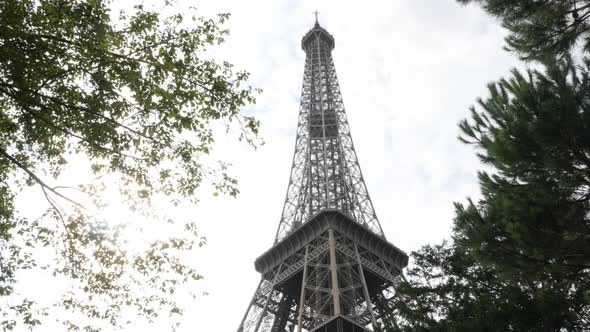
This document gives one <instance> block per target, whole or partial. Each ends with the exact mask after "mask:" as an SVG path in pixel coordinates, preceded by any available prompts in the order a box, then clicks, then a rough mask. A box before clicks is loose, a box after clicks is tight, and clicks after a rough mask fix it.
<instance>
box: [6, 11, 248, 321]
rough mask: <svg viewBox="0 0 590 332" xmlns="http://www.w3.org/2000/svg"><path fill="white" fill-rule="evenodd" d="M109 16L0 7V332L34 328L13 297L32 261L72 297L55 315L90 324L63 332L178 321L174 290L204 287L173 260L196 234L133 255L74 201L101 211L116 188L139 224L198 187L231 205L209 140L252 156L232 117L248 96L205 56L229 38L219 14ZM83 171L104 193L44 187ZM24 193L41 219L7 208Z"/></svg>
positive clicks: (242, 121) (34, 311) (31, 314)
mask: <svg viewBox="0 0 590 332" xmlns="http://www.w3.org/2000/svg"><path fill="white" fill-rule="evenodd" d="M110 5H112V4H111V3H110V2H109V1H101V0H45V1H34V0H7V1H2V3H1V4H0V22H2V24H0V137H1V138H0V178H1V181H0V202H1V204H0V266H1V269H0V296H1V297H5V298H9V297H10V298H11V299H12V300H11V301H2V304H0V312H1V314H0V317H1V325H0V326H1V327H2V329H3V330H11V329H13V328H14V327H15V326H16V325H17V324H19V322H20V323H23V324H25V325H29V326H35V325H38V324H40V323H41V320H40V315H42V314H43V311H38V308H36V307H35V298H26V297H25V298H22V299H20V297H19V296H18V294H16V293H15V287H14V286H15V285H16V284H17V283H18V279H17V277H18V274H19V273H20V272H21V271H23V270H27V269H31V268H35V266H37V265H39V263H38V261H37V260H38V253H39V252H40V251H43V252H45V253H47V252H53V253H55V256H56V258H55V259H56V261H55V262H54V263H53V264H52V265H50V266H43V268H44V269H49V270H50V271H51V272H52V273H53V274H54V275H56V276H60V277H65V278H69V280H70V281H69V282H70V284H72V285H73V286H72V290H71V291H69V292H67V293H65V294H64V295H63V297H62V299H61V302H60V303H59V304H58V306H60V307H62V308H63V309H65V311H68V312H69V311H74V312H77V313H78V314H83V315H84V316H85V317H87V319H63V320H64V321H63V323H64V324H65V325H66V327H67V328H69V329H71V330H78V329H80V328H85V329H86V330H88V331H93V330H97V329H99V327H100V326H101V324H104V323H105V322H106V323H107V324H108V325H111V328H112V327H117V326H120V325H121V324H125V322H124V319H123V314H122V313H123V312H134V313H135V314H139V315H141V316H144V317H146V318H147V319H148V320H153V319H155V318H156V317H157V316H158V315H159V314H160V313H161V312H166V313H170V314H179V313H181V309H180V308H179V307H178V306H177V305H176V303H175V302H174V298H173V297H172V293H173V292H174V289H175V287H177V286H178V285H179V284H182V283H184V282H188V281H190V280H198V279H200V278H201V276H200V275H199V274H198V273H197V272H196V271H195V270H194V269H193V268H192V267H191V266H190V265H187V264H185V263H184V262H183V261H182V259H181V258H180V257H181V254H182V252H184V251H187V250H191V249H192V248H193V247H194V246H197V245H202V244H203V243H204V238H203V237H201V236H200V234H198V233H197V231H196V226H195V225H194V224H191V223H187V224H186V225H185V224H182V225H180V228H181V232H177V233H174V234H175V235H174V236H172V237H171V238H168V239H163V240H157V241H154V242H153V243H151V244H150V245H149V246H148V247H147V248H146V249H145V250H143V251H141V252H133V251H130V250H127V248H126V247H125V245H124V243H125V241H126V239H125V238H124V237H125V236H127V235H128V234H127V233H125V232H126V231H128V230H125V229H124V225H119V224H116V223H115V224H113V223H109V222H105V221H104V220H97V219H96V218H93V215H92V214H91V213H88V211H87V210H86V208H87V206H84V204H81V203H80V201H79V200H78V198H80V197H82V196H84V197H90V199H89V200H91V201H93V202H94V203H95V204H97V205H99V206H100V204H102V203H103V202H102V196H101V192H102V191H101V190H102V189H103V188H102V187H104V186H108V187H113V186H115V187H117V188H118V189H119V191H120V193H121V195H122V197H123V200H124V201H125V203H126V204H127V205H128V206H129V207H130V208H133V209H136V210H139V211H145V209H146V207H149V205H150V202H151V201H152V199H154V198H155V197H156V198H157V199H161V198H162V197H167V198H168V199H169V200H170V201H171V202H173V203H178V202H179V201H180V200H183V199H185V200H186V199H188V200H194V199H195V198H194V197H195V191H196V190H197V188H199V186H200V185H201V183H202V182H203V181H204V179H205V178H209V179H211V181H212V182H213V183H214V186H215V187H214V188H215V194H217V193H226V194H229V195H236V194H237V193H238V189H237V186H236V185H237V182H236V180H235V179H234V178H232V177H231V176H230V175H229V174H228V172H227V165H226V164H224V163H221V164H219V165H211V164H207V163H204V162H203V160H204V156H206V155H207V154H208V153H209V152H210V150H211V149H212V147H213V145H214V138H215V135H214V129H215V128H216V126H221V127H222V128H223V127H225V128H226V130H231V131H233V132H236V133H239V139H240V140H245V141H247V142H248V143H250V144H252V145H256V144H258V136H257V133H258V128H259V123H258V121H257V120H256V119H254V118H253V117H251V116H247V115H246V114H245V113H244V112H243V109H244V107H245V106H247V105H248V104H252V103H254V102H255V94H256V93H257V90H256V89H253V88H252V87H250V86H249V85H248V84H247V80H248V73H247V72H243V71H235V69H234V68H233V66H232V65H231V64H229V63H227V62H218V61H214V60H212V59H210V58H208V57H207V56H206V55H207V53H206V51H207V50H208V48H209V47H210V46H214V45H217V44H219V43H222V42H223V41H224V38H225V36H226V35H227V34H228V31H227V30H224V29H223V27H222V25H223V23H224V21H226V20H227V19H228V17H229V14H220V15H218V16H217V17H216V18H214V19H208V18H203V17H200V16H198V15H196V12H195V11H194V10H192V11H189V12H185V13H173V14H165V13H167V12H171V11H173V9H172V4H171V3H170V2H168V1H166V3H164V4H162V8H161V9H158V10H153V9H146V8H144V7H143V6H141V5H137V6H135V7H133V8H130V9H128V10H125V11H118V12H113V11H111V10H110V9H109V6H110ZM80 159H84V160H87V163H86V164H87V165H88V167H89V168H90V169H91V172H92V174H93V176H94V177H95V178H97V179H103V183H102V184H100V182H89V183H84V184H82V185H81V186H80V187H76V188H68V187H64V186H59V184H54V182H56V180H55V179H57V178H58V177H60V176H62V177H63V175H64V174H63V172H64V171H66V170H68V167H71V166H70V164H71V161H72V160H80ZM104 179H107V180H106V181H109V182H108V183H104V181H105V180H104ZM29 186H34V187H37V188H40V190H41V191H42V193H43V195H44V196H45V198H46V200H47V202H48V203H49V204H48V206H49V209H48V210H47V213H46V214H45V215H44V217H42V218H39V219H34V220H32V219H27V218H25V217H24V216H23V213H20V212H19V211H18V210H17V209H16V207H15V197H16V196H17V194H18V193H19V192H21V191H22V190H23V189H24V188H25V187H29ZM35 204H36V203H35ZM164 224H165V225H167V223H164ZM177 226H178V225H177ZM170 227H173V226H170ZM124 234H126V235H124ZM41 248H43V249H41ZM15 298H19V302H17V303H15V301H16V300H14V299H15ZM71 317H77V318H80V316H71ZM94 320H96V321H99V323H97V324H94V323H93V321H94Z"/></svg>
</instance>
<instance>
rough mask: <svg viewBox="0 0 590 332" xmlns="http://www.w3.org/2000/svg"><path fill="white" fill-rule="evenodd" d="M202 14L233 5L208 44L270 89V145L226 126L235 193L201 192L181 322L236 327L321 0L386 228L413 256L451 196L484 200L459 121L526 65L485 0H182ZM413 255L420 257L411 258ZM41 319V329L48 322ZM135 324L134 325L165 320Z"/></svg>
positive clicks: (269, 216) (440, 232)
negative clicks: (254, 144)
mask: <svg viewBox="0 0 590 332" xmlns="http://www.w3.org/2000/svg"><path fill="white" fill-rule="evenodd" d="M188 5H193V6H196V7H197V9H198V11H199V12H200V13H201V14H202V15H204V16H212V15H214V14H216V13H219V12H229V13H231V18H230V20H229V21H228V22H227V25H226V27H227V28H229V30H230V31H231V34H230V36H229V37H228V38H227V39H226V42H225V44H223V45H221V46H219V47H216V48H215V50H212V53H211V56H213V57H215V58H217V59H223V60H226V61H228V62H230V63H233V64H234V65H235V66H236V68H238V69H243V70H247V71H249V72H250V73H251V77H250V78H251V83H252V85H254V86H256V87H259V88H262V89H263V93H262V94H261V95H259V96H258V98H257V99H258V100H257V103H256V105H252V106H248V107H247V108H246V109H245V112H247V113H249V114H252V115H254V116H256V117H257V118H258V119H259V120H260V121H261V123H262V131H261V136H262V137H263V138H264V140H265V142H266V144H265V145H264V146H262V147H259V148H258V149H252V148H250V147H248V146H246V145H244V144H241V145H240V144H236V143H235V141H234V140H232V139H228V138H225V137H219V138H218V140H217V143H216V144H217V145H216V147H215V156H216V157H219V158H220V159H223V160H226V161H230V162H231V163H232V164H233V167H232V171H233V174H234V175H236V176H237V177H238V179H239V187H240V192H241V193H240V195H239V196H238V197H237V198H228V197H213V196H212V195H211V193H210V192H207V191H206V190H204V191H203V192H201V193H200V196H201V201H200V203H199V205H198V206H197V207H193V208H190V209H188V210H182V211H177V213H178V215H180V216H182V217H186V218H191V219H194V221H195V222H196V223H197V225H198V226H199V228H200V229H201V232H202V233H203V234H204V235H205V236H206V237H207V239H208V243H207V245H206V246H204V247H203V248H201V249H199V250H197V251H195V253H194V262H195V265H196V268H197V269H198V270H199V272H201V274H203V275H204V277H205V278H204V280H202V281H199V285H198V287H199V289H198V292H199V293H200V294H205V293H206V294H207V295H202V296H199V297H197V299H195V300H194V301H192V302H186V303H185V305H186V306H187V308H186V311H185V319H184V322H183V325H182V326H181V328H180V329H179V331H235V330H236V329H237V327H238V324H239V323H240V320H241V319H242V316H243V315H244V313H245V311H246V309H247V307H248V304H249V302H250V299H251V296H252V295H253V292H254V290H255V288H256V286H257V284H258V281H259V278H260V275H259V274H258V273H257V272H256V271H255V270H254V264H253V263H254V260H255V259H256V257H257V256H258V255H260V254H261V253H263V252H264V251H266V250H267V249H268V248H269V247H270V246H271V245H272V243H273V240H274V235H275V232H276V228H277V226H278V223H279V218H280V215H281V211H282V208H283V203H284V199H285V193H286V190H287V183H288V180H289V173H290V167H291V161H292V157H293V151H294V144H295V130H296V124H297V113H298V110H299V97H300V92H301V84H302V78H303V67H304V60H305V53H304V52H303V51H302V50H301V44H300V42H301V38H302V37H303V35H304V34H305V33H306V32H307V31H308V30H309V29H311V28H312V26H313V23H314V15H313V12H314V11H316V10H317V11H319V22H320V24H321V25H322V26H323V27H324V28H326V29H327V30H328V31H329V32H330V33H331V34H332V35H333V36H334V38H335V40H336V46H335V49H334V50H333V52H332V55H333V59H334V62H335V66H336V72H337V75H338V80H339V83H340V87H341V91H342V95H343V99H344V105H345V108H346V112H347V115H348V120H349V125H350V128H351V132H352V137H353V141H354V145H355V148H356V153H357V156H358V158H359V162H360V165H361V169H362V172H363V175H364V178H365V182H366V185H367V188H368V191H369V194H370V196H371V198H372V201H373V205H374V207H375V210H376V212H377V216H378V218H379V220H380V222H381V225H382V227H383V230H384V232H385V235H386V237H387V239H388V240H389V241H390V242H392V243H393V244H394V245H396V246H397V247H399V248H401V249H402V250H404V251H406V252H407V253H408V254H409V253H410V252H412V251H414V250H418V249H419V248H420V247H421V246H424V245H427V244H436V243H440V242H441V241H443V240H444V239H448V238H449V236H450V234H451V229H452V220H453V215H454V213H453V202H465V201H466V198H467V197H474V198H477V197H478V195H479V189H478V184H477V178H476V176H477V170H478V169H481V168H482V166H481V165H480V163H479V162H478V160H477V158H476V157H475V150H474V148H473V147H472V146H466V145H464V144H462V143H460V142H459V140H458V139H457V136H458V134H459V129H458V126H457V124H458V122H459V121H460V120H462V119H464V118H466V117H467V116H468V115H469V107H470V106H471V105H472V104H474V103H475V101H476V98H477V97H485V96H486V95H487V88H486V85H487V84H488V83H489V82H491V81H494V80H497V79H499V78H500V77H502V76H507V75H509V71H510V70H511V68H513V67H515V66H517V67H522V66H523V65H522V64H521V63H519V61H518V60H517V59H516V58H515V57H514V56H513V55H511V54H510V53H508V52H506V51H504V50H503V49H502V47H503V45H504V42H503V37H504V35H505V31H504V30H503V29H501V27H500V24H499V22H497V21H496V20H494V19H493V18H490V17H488V16H487V15H485V13H483V12H482V11H481V9H479V8H478V7H476V6H467V7H465V6H460V5H458V4H457V3H456V2H455V1H453V0H383V1H380V0H374V1H373V0H366V1H362V2H359V1H354V2H353V1H342V0H341V1H328V0H326V1H308V0H304V1H293V0H291V1H278V0H260V1H243V0H215V1H191V0H186V1H179V3H178V7H177V8H178V10H179V11H181V10H182V8H184V7H186V6H188ZM410 264H411V261H410ZM41 330H45V329H44V328H41ZM161 330H162V326H158V325H156V326H152V327H147V326H143V325H142V326H137V325H136V326H133V327H130V328H129V331H161Z"/></svg>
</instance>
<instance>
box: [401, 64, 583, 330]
mask: <svg viewBox="0 0 590 332" xmlns="http://www.w3.org/2000/svg"><path fill="white" fill-rule="evenodd" d="M589 66H590V63H586V64H585V65H584V66H583V67H581V68H576V67H574V66H573V65H572V64H571V63H570V62H568V61H561V62H557V63H547V64H546V69H547V70H546V72H544V73H543V72H539V71H533V70H529V71H527V73H526V75H522V74H521V73H519V72H518V71H516V70H514V71H513V73H512V77H511V78H510V79H508V80H505V79H503V80H500V81H499V82H497V83H492V84H490V85H489V91H490V96H489V97H488V98H487V99H485V100H479V101H478V104H479V106H480V107H479V110H476V109H475V108H472V110H471V112H472V113H471V121H467V120H465V121H463V122H461V124H460V128H461V130H462V133H463V135H462V136H461V140H462V141H464V142H466V143H468V144H474V145H476V146H477V147H478V149H479V151H480V152H479V153H478V156H479V158H480V159H481V160H482V161H483V162H484V163H485V164H488V165H489V166H491V167H493V173H490V172H480V173H479V182H480V186H481V191H482V198H481V199H480V200H479V201H478V202H477V203H474V202H472V201H471V200H469V202H468V204H467V205H463V204H460V203H456V204H455V206H456V217H455V222H454V229H453V243H452V244H448V243H446V244H443V245H438V246H426V247H424V248H422V249H421V250H419V251H418V252H415V253H413V254H412V258H413V264H414V265H413V267H412V268H410V269H409V270H408V271H407V276H408V280H409V281H408V282H407V283H404V284H403V285H402V286H401V287H400V289H399V290H398V291H399V294H398V295H399V296H398V297H397V299H396V307H397V308H398V309H397V310H398V311H399V313H398V317H399V320H400V321H398V322H395V324H397V328H392V330H416V329H417V328H418V329H422V330H425V331H426V330H429V331H430V330H439V331H471V330H485V331H538V330H542V331H562V330H568V331H581V330H587V329H589V328H590V319H589V318H588V317H590V217H589V216H590V192H589V188H590V187H589V185H590V159H589V157H590V110H589V109H588V108H587V105H588V103H589V101H590V71H589V69H590V67H589Z"/></svg>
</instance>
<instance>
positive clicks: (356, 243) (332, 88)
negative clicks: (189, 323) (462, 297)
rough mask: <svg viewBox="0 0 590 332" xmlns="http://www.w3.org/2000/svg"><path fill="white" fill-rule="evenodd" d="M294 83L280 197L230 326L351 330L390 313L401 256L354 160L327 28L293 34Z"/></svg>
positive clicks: (278, 331)
mask: <svg viewBox="0 0 590 332" xmlns="http://www.w3.org/2000/svg"><path fill="white" fill-rule="evenodd" d="M301 47H302V48H303V50H304V51H305V54H306V58H305V69H304V74H303V88H302V93H301V103H300V109H299V118H298V125H297V138H296V140H295V154H294V157H293V167H292V169H291V177H290V181H289V186H288V188H287V197H286V199H285V205H284V207H283V213H282V216H281V220H280V223H279V227H278V229H277V233H276V236H275V241H274V244H273V246H272V247H271V248H270V249H268V250H267V251H266V252H264V253H263V254H262V255H260V257H258V258H257V259H256V261H255V263H254V266H255V268H256V270H257V271H258V272H260V273H261V275H262V278H261V281H260V283H259V285H258V287H257V289H256V292H255V293H254V296H253V297H252V301H251V302H250V305H249V307H248V310H247V311H246V313H245V315H244V318H243V319H242V322H241V323H240V326H239V328H238V332H267V331H273V332H284V331H289V332H294V331H297V332H302V331H306V332H311V331H313V332H361V331H372V330H373V329H374V327H375V326H378V325H380V324H382V323H383V322H384V321H387V320H388V319H390V317H388V316H390V315H392V312H393V308H392V305H391V299H392V297H393V296H394V290H395V286H396V284H397V283H398V282H399V280H400V278H402V269H403V268H405V267H406V266H407V264H408V256H407V255H406V253H404V252H403V251H402V250H400V249H398V248H397V247H395V246H394V245H392V244H391V243H389V242H388V241H387V240H386V239H385V234H384V233H383V229H382V228H381V225H380V223H379V220H378V219H377V216H376V215H375V211H374V208H373V204H372V203H371V199H370V198H369V193H368V192H367V188H366V186H365V182H364V180H363V175H362V173H361V169H360V166H359V162H358V160H357V156H356V152H355V150H354V145H353V143H352V137H351V134H350V129H349V127H348V121H347V118H346V113H345V110H344V104H343V102H342V95H341V93H340V87H339V85H338V79H337V78H336V70H335V67H334V62H333V60H332V50H333V49H334V37H332V35H330V34H329V33H328V31H326V30H325V29H324V28H322V27H321V26H320V25H319V23H318V20H317V12H316V22H315V26H314V27H313V28H312V29H311V30H310V31H309V32H308V33H307V34H305V36H304V37H303V39H302V41H301Z"/></svg>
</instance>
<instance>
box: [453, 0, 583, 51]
mask: <svg viewBox="0 0 590 332" xmlns="http://www.w3.org/2000/svg"><path fill="white" fill-rule="evenodd" d="M457 1H458V2H459V3H463V4H469V3H475V4H478V5H480V6H481V7H482V8H483V9H484V10H485V11H486V12H487V13H488V14H490V15H492V16H494V17H496V18H498V19H500V21H501V22H502V26H503V27H505V28H506V29H507V30H508V31H509V32H510V33H509V35H508V36H507V37H506V43H507V49H508V50H511V51H514V52H515V53H516V54H518V55H519V56H520V57H521V58H522V59H525V60H543V59H546V58H548V57H549V58H551V57H555V56H560V57H561V56H564V55H568V54H570V53H571V51H572V48H573V47H574V46H576V44H577V43H578V44H579V45H578V46H579V47H580V48H581V49H582V50H583V52H587V51H589V50H590V25H589V19H590V1H588V0H543V1H539V0H457Z"/></svg>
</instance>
